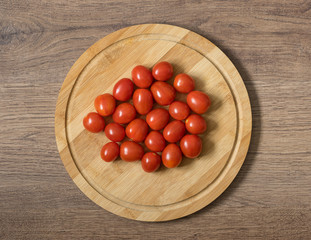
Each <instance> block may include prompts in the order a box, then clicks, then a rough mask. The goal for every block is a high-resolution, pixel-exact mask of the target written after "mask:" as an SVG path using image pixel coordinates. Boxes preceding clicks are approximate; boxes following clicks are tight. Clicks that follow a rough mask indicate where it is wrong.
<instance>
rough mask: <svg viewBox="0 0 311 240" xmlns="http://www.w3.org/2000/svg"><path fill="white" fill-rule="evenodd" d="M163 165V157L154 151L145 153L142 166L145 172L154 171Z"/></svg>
mask: <svg viewBox="0 0 311 240" xmlns="http://www.w3.org/2000/svg"><path fill="white" fill-rule="evenodd" d="M160 165H161V157H160V156H159V155H158V154H157V153H154V152H148V153H145V155H144V156H143V158H142V159H141V166H142V168H143V169H144V171H145V172H154V171H156V170H157V169H158V168H159V167H160Z"/></svg>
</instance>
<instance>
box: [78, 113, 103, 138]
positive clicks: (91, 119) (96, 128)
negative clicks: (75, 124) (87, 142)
mask: <svg viewBox="0 0 311 240" xmlns="http://www.w3.org/2000/svg"><path fill="white" fill-rule="evenodd" d="M83 126H84V127H85V129H86V130H88V131H90V132H92V133H98V132H101V131H103V130H104V129H105V120H104V118H103V117H102V116H100V115H99V114H98V113H97V112H90V113H88V114H87V115H86V116H85V117H84V118H83Z"/></svg>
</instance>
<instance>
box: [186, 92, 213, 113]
mask: <svg viewBox="0 0 311 240" xmlns="http://www.w3.org/2000/svg"><path fill="white" fill-rule="evenodd" d="M187 104H188V106H189V107H190V108H191V110H192V111H194V112H195V113H198V114H203V113H205V112H206V111H207V109H208V108H209V106H210V105H211V100H210V99H209V96H208V95H207V94H205V93H203V92H200V91H192V92H190V93H189V94H188V96H187Z"/></svg>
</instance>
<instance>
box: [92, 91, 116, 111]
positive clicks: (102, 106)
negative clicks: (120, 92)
mask: <svg viewBox="0 0 311 240" xmlns="http://www.w3.org/2000/svg"><path fill="white" fill-rule="evenodd" d="M94 106H95V109H96V111H97V112H98V113H99V115H101V116H109V115H111V114H113V112H114V110H115V108H116V100H115V99H114V97H113V96H112V95H111V94H109V93H105V94H103V95H99V96H98V97H97V98H95V101H94Z"/></svg>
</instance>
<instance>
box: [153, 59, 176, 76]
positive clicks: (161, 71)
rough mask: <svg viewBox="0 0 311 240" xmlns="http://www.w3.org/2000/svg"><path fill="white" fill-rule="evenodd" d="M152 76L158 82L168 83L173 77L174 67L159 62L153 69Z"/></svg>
mask: <svg viewBox="0 0 311 240" xmlns="http://www.w3.org/2000/svg"><path fill="white" fill-rule="evenodd" d="M152 75H153V77H154V78H155V79H156V80H158V81H167V80H169V79H170V78H171V77H172V76H173V66H172V65H171V64H170V63H168V62H159V63H157V64H156V65H154V67H153V68H152Z"/></svg>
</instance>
